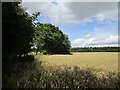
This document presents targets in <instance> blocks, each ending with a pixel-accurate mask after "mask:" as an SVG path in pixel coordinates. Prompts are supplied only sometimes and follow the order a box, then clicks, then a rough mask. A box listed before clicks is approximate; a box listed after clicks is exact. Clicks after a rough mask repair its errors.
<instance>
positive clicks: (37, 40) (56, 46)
mask: <svg viewBox="0 0 120 90" xmlns="http://www.w3.org/2000/svg"><path fill="white" fill-rule="evenodd" d="M38 15H40V12H35V13H34V14H33V15H32V16H30V15H29V14H28V13H27V12H26V11H25V10H24V8H22V6H21V5H20V3H18V2H3V3H2V16H3V17H2V29H3V31H2V35H3V36H2V39H3V40H2V41H3V42H2V46H3V50H2V53H3V58H5V57H8V58H13V57H21V56H26V55H27V54H28V53H29V52H30V51H31V50H32V49H31V47H32V46H36V49H35V50H36V52H38V51H41V52H42V51H44V52H45V53H47V54H69V49H70V41H69V40H68V36H67V35H65V34H63V32H62V31H61V30H59V28H58V27H55V26H54V25H52V24H42V23H40V22H39V21H38V20H37V17H38ZM36 21H37V22H36Z"/></svg>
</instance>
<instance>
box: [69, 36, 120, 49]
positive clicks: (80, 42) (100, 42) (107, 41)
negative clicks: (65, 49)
mask: <svg viewBox="0 0 120 90" xmlns="http://www.w3.org/2000/svg"><path fill="white" fill-rule="evenodd" d="M118 38H119V39H120V36H119V37H118V36H113V35H111V36H109V37H107V38H89V39H85V38H82V39H76V40H74V41H72V42H71V44H72V47H103V46H118Z"/></svg>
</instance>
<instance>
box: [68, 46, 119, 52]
mask: <svg viewBox="0 0 120 90" xmlns="http://www.w3.org/2000/svg"><path fill="white" fill-rule="evenodd" d="M70 51H71V52H120V47H77V48H71V50H70Z"/></svg>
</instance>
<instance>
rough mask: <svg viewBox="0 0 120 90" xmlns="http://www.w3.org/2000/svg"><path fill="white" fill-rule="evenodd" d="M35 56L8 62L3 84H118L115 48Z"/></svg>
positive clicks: (63, 85) (97, 86) (25, 85)
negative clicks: (102, 50) (110, 50)
mask: <svg viewBox="0 0 120 90" xmlns="http://www.w3.org/2000/svg"><path fill="white" fill-rule="evenodd" d="M32 54H33V53H32ZM35 58H36V59H35V60H34V61H31V62H28V61H24V62H19V61H18V62H14V63H13V62H11V64H9V65H8V66H7V69H8V70H7V73H10V74H4V81H7V80H8V82H3V87H8V88H120V74H119V73H118V72H117V71H118V53H117V52H94V53H93V52H89V53H88V52H86V53H73V55H58V54H56V55H41V54H40V53H39V54H38V55H35ZM25 59H28V58H25ZM29 59H30V57H29ZM31 59H32V58H31ZM23 63H24V64H23ZM11 67H12V69H11V70H10V68H11ZM103 90H104V89H103ZM105 90H106V89H105Z"/></svg>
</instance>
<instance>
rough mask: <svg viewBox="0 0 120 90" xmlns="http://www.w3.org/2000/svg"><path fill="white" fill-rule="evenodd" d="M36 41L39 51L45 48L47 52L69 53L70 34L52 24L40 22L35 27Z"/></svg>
mask: <svg viewBox="0 0 120 90" xmlns="http://www.w3.org/2000/svg"><path fill="white" fill-rule="evenodd" d="M34 42H35V43H34V44H35V45H36V48H37V51H40V50H41V51H42V50H43V51H45V53H47V54H69V49H70V41H69V39H68V36H67V35H65V34H63V32H62V31H61V30H59V28H58V27H55V26H54V25H52V24H41V23H38V24H37V26H36V27H35V37H34Z"/></svg>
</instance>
